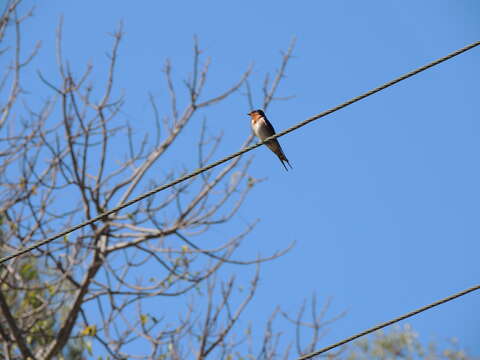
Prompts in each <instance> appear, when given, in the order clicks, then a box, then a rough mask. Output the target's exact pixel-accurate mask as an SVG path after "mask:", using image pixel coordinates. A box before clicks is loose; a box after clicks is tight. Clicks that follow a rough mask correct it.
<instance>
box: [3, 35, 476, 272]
mask: <svg viewBox="0 0 480 360" xmlns="http://www.w3.org/2000/svg"><path fill="white" fill-rule="evenodd" d="M478 45H480V41H476V42H474V43H471V44H470V45H467V46H465V47H463V48H461V49H459V50H457V51H454V52H452V53H450V54H448V55H446V56H444V57H442V58H440V59H437V60H435V61H433V62H431V63H429V64H427V65H424V66H422V67H419V68H418V69H416V70H413V71H410V72H408V73H406V74H404V75H402V76H400V77H398V78H396V79H394V80H391V81H389V82H387V83H385V84H383V85H381V86H379V87H377V88H375V89H372V90H370V91H367V92H366V93H363V94H362V95H359V96H357V97H354V98H353V99H350V100H348V101H346V102H344V103H342V104H340V105H337V106H335V107H333V108H331V109H329V110H326V111H324V112H321V113H320V114H317V115H315V116H312V117H310V118H308V119H306V120H304V121H302V122H300V123H298V124H297V125H294V126H292V127H290V128H288V129H286V130H283V131H281V132H279V133H277V134H275V135H273V136H270V137H269V138H266V139H265V140H264V141H262V142H259V143H257V144H254V145H250V146H248V147H246V148H244V149H242V150H240V151H237V152H236V153H233V154H231V155H229V156H227V157H225V158H223V159H221V160H218V161H216V162H214V163H211V164H210V165H207V166H205V167H203V168H199V169H197V170H195V171H193V172H191V173H189V174H186V175H184V176H181V177H179V178H177V179H176V180H174V181H172V182H170V183H168V184H165V185H161V186H158V187H156V188H154V189H152V190H150V191H147V192H146V193H144V194H142V195H140V196H138V197H136V198H134V199H132V200H129V201H127V202H125V203H123V204H122V205H119V206H117V207H115V208H113V209H111V210H107V211H105V212H103V213H101V214H99V215H97V216H95V217H93V218H91V219H88V220H85V221H84V222H82V223H80V224H78V225H75V226H72V227H70V228H68V229H67V230H64V231H62V232H59V233H57V234H55V235H52V236H50V237H49V238H47V239H45V240H41V241H38V242H37V243H35V244H33V245H31V246H27V247H25V248H23V249H20V250H18V251H16V252H15V253H13V254H11V255H7V256H5V257H3V258H1V259H0V264H3V263H4V262H6V261H8V260H11V259H13V258H15V257H17V256H20V255H23V254H25V253H27V252H30V251H32V250H34V249H37V248H39V247H40V246H43V245H45V244H48V243H50V242H52V241H53V240H55V239H58V238H60V237H62V236H65V235H68V234H69V233H71V232H73V231H75V230H78V229H81V228H83V227H85V226H87V225H90V224H93V223H94V222H96V221H99V220H102V219H104V218H106V217H107V216H109V215H112V214H113V213H116V212H117V211H119V210H122V209H124V208H126V207H127V206H130V205H132V204H134V203H136V202H139V201H141V200H143V199H145V198H147V197H149V196H152V195H154V194H156V193H158V192H160V191H163V190H165V189H168V188H170V187H172V186H174V185H177V184H179V183H181V182H183V181H185V180H188V179H190V178H192V177H195V176H197V175H199V174H201V173H203V172H205V171H207V170H210V169H212V168H214V167H216V166H218V165H220V164H223V163H225V162H227V161H229V160H232V159H233V158H236V157H237V156H240V155H242V154H244V153H246V152H248V151H251V150H253V149H255V148H257V147H259V146H261V145H263V144H265V143H266V142H268V141H270V140H273V139H276V138H278V137H280V136H283V135H285V134H288V133H290V132H292V131H295V130H296V129H298V128H300V127H302V126H305V125H307V124H309V123H311V122H312V121H315V120H317V119H320V118H322V117H324V116H327V115H329V114H331V113H333V112H335V111H338V110H340V109H343V108H344V107H347V106H349V105H351V104H353V103H355V102H357V101H360V100H362V99H364V98H366V97H368V96H370V95H373V94H375V93H377V92H379V91H382V90H384V89H386V88H388V87H390V86H392V85H395V84H396V83H398V82H400V81H403V80H405V79H408V78H409V77H412V76H414V75H416V74H418V73H420V72H422V71H425V70H427V69H429V68H431V67H434V66H436V65H438V64H440V63H442V62H444V61H447V60H449V59H451V58H453V57H455V56H457V55H460V54H462V53H464V52H466V51H468V50H471V49H473V48H474V47H476V46H478Z"/></svg>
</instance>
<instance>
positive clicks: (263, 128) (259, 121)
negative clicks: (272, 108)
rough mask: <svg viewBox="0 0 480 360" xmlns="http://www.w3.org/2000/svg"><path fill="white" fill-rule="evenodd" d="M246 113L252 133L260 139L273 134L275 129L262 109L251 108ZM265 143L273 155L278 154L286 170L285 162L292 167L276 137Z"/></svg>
mask: <svg viewBox="0 0 480 360" xmlns="http://www.w3.org/2000/svg"><path fill="white" fill-rule="evenodd" d="M247 115H250V117H251V118H252V120H251V124H252V130H253V133H254V134H255V135H256V136H257V137H258V138H259V139H260V140H262V141H263V140H265V139H266V138H268V137H270V136H272V135H275V129H274V128H273V126H272V124H270V121H268V119H267V117H266V116H265V113H264V112H263V110H253V111H251V112H249V113H248V114H247ZM265 145H267V146H268V148H269V149H270V150H272V151H273V153H274V154H275V155H277V156H278V158H279V159H280V162H281V163H282V165H283V166H284V167H285V170H287V171H288V168H287V166H286V165H285V162H286V163H287V164H288V166H290V168H292V165H290V163H289V162H288V159H287V157H286V156H285V153H284V152H283V150H282V147H281V146H280V143H279V142H278V140H277V139H273V140H270V141H269V142H267V143H265ZM292 169H293V168H292Z"/></svg>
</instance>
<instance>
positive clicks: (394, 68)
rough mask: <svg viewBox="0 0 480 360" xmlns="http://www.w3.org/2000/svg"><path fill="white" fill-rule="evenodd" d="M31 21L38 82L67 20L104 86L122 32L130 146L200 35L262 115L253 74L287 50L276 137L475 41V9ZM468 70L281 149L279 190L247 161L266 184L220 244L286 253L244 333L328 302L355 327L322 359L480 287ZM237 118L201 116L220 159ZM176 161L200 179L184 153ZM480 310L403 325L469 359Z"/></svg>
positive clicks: (94, 9)
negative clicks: (236, 240) (247, 85)
mask: <svg viewBox="0 0 480 360" xmlns="http://www.w3.org/2000/svg"><path fill="white" fill-rule="evenodd" d="M31 4H36V11H35V18H34V19H33V20H31V21H30V22H29V23H28V25H27V29H28V33H26V34H25V41H26V42H27V43H28V42H31V41H34V40H37V39H41V40H42V42H43V46H42V50H41V53H40V55H39V57H38V59H37V61H36V62H35V65H34V66H35V67H34V69H37V68H38V69H40V70H42V71H43V72H45V73H47V74H49V73H50V74H53V71H54V70H53V69H54V68H55V58H54V57H53V49H54V39H55V27H56V25H57V24H58V19H59V16H60V15H61V14H63V16H64V29H65V32H64V50H65V55H66V57H67V58H69V59H70V61H71V63H72V64H73V65H74V67H75V66H78V68H77V70H78V71H80V69H82V68H83V64H84V63H85V62H86V61H88V60H91V61H92V62H93V64H94V65H95V66H96V71H98V78H99V79H104V72H103V71H104V66H105V64H106V61H105V53H106V51H108V50H109V49H110V46H111V38H110V37H109V36H108V33H109V32H111V31H112V30H113V29H114V28H115V27H116V26H117V24H118V22H119V21H120V20H123V22H124V30H125V33H126V36H125V39H124V42H123V44H122V45H121V49H120V56H121V57H120V63H119V71H118V77H117V80H118V86H119V89H124V91H125V93H126V97H127V104H126V106H125V109H124V110H125V112H124V114H123V116H125V118H128V119H129V120H130V121H132V122H133V123H134V124H135V125H136V126H137V128H138V129H139V130H145V129H146V130H148V127H149V126H151V124H152V123H151V113H150V109H149V108H148V98H147V95H148V92H149V91H151V92H153V93H154V94H157V95H158V94H161V93H162V92H164V91H165V87H164V85H163V82H162V81H163V79H162V74H161V69H162V64H163V62H164V60H165V59H166V58H170V59H171V60H172V63H173V64H174V76H175V77H176V79H177V80H181V79H182V78H185V77H186V74H187V73H188V71H190V64H191V53H192V37H193V35H197V36H198V38H199V39H200V44H201V48H202V49H203V50H204V51H205V53H206V54H207V55H209V56H211V57H212V66H211V75H210V79H209V81H210V83H209V84H210V86H218V87H219V88H223V87H225V86H226V85H228V84H230V83H232V82H233V81H234V80H236V79H237V78H238V77H239V75H240V74H241V72H242V71H244V70H245V69H246V67H247V66H248V64H250V63H251V62H254V63H255V68H254V73H253V78H252V84H253V86H254V91H255V93H254V96H255V99H254V100H255V101H256V102H257V103H256V104H257V105H259V104H260V101H261V92H260V91H259V90H260V84H261V80H262V79H263V74H264V73H265V71H271V70H274V69H275V68H277V67H278V60H279V50H281V49H285V48H286V47H287V45H288V44H289V42H290V40H291V39H292V37H293V36H296V37H297V47H296V49H295V58H294V59H293V60H292V61H291V63H290V64H289V67H288V70H287V74H288V77H287V78H286V79H285V81H284V82H283V83H282V85H281V88H280V94H281V95H295V98H294V99H292V100H289V101H285V102H278V103H275V104H273V105H272V106H271V108H270V109H269V111H268V116H269V118H270V119H271V121H272V122H273V123H274V126H275V127H276V128H277V129H284V128H287V127H289V126H291V125H293V124H295V123H297V122H299V121H301V120H304V119H305V118H307V117H309V116H312V115H314V114H317V113H319V112H321V111H323V110H326V109H327V108H329V107H332V106H334V105H336V104H339V103H340V102H343V101H345V100H347V99H349V98H351V97H353V96H356V95H359V94H360V93H362V92H364V91H366V90H369V89H371V88H373V87H376V86H378V85H380V84H382V83H384V82H386V81H388V80H391V79H393V78H394V77H396V76H398V75H401V74H402V73H405V72H407V71H410V70H412V69H414V68H416V67H418V66H421V65H423V64H425V63H427V62H430V61H432V60H434V59H436V58H438V57H441V56H444V55H446V54H448V53H449V52H452V51H454V50H456V49H458V48H460V47H463V46H465V45H467V44H468V43H471V42H473V41H477V40H479V39H480V22H479V21H478V20H479V19H480V2H478V1H477V0H470V1H461V0H459V1H451V0H448V1H447V0H428V1H413V0H403V1H399V0H398V1H384V0H376V1H353V0H351V1H341V0H336V1H316V2H313V1H297V2H295V3H294V2H291V1H290V2H278V1H272V0H270V1H263V2H259V1H241V2H229V1H212V2H205V1H204V2H199V1H195V2H194V1H191V2H186V1H168V2H164V1H162V2H160V1H148V2H147V1H144V2H132V1H113V0H109V1H106V0H104V1H92V0H89V1H86V0H84V1H59V0H57V1H44V2H37V1H31ZM479 65H480V48H477V49H474V50H473V51H470V52H468V53H466V54H463V55H461V56H459V57H457V58H455V59H453V60H450V61H448V62H447V63H444V64H441V65H440V66H438V67H436V68H434V69H432V70H428V71H427V72H425V73H422V74H421V75H419V76H416V77H415V78H412V79H409V80H407V81H404V82H402V83H401V84H399V85H396V86H395V87H393V88H390V89H388V90H386V91H383V92H381V93H379V94H377V95H375V96H372V97H370V98H368V99H367V100H364V101H362V102H360V103H357V104H354V105H352V106H350V107H348V108H347V109H344V110H341V111H339V112H337V113H334V114H333V115H330V116H328V117H326V118H324V119H322V120H320V121H317V122H315V123H313V124H310V125H309V126H307V127H306V128H302V129H300V130H298V131H296V132H294V133H292V134H289V135H287V136H285V137H283V138H281V140H280V141H281V143H282V145H283V147H284V150H285V152H286V154H287V156H288V157H289V159H290V160H291V163H292V164H293V166H294V170H293V171H290V172H288V173H286V172H285V171H284V169H283V167H282V166H281V165H280V163H279V162H278V160H277V159H275V158H274V157H273V156H272V154H271V153H269V151H268V150H267V149H263V148H260V149H257V150H255V161H254V163H253V166H252V169H251V171H252V175H253V176H254V177H259V178H260V177H268V179H267V181H265V182H263V183H261V184H260V185H258V187H256V188H255V189H254V191H253V193H252V195H251V197H250V198H249V200H248V201H247V203H246V204H245V206H244V207H243V209H242V210H241V213H240V216H239V219H238V220H237V221H236V222H234V223H232V224H231V228H228V227H225V228H222V230H219V233H218V235H219V236H221V235H225V236H228V235H231V234H232V233H235V231H237V230H238V228H239V227H240V226H242V225H243V224H244V223H245V222H247V221H253V220H254V219H256V218H260V219H261V222H260V223H259V225H258V226H257V228H256V229H255V231H254V232H253V233H252V234H251V235H250V237H249V238H248V240H247V241H246V246H245V247H244V248H243V250H242V253H243V254H245V255H248V254H250V255H251V254H253V255H254V256H256V254H257V253H258V252H261V253H262V254H268V253H269V252H271V251H273V250H274V249H278V248H282V247H285V246H286V245H287V244H289V243H290V242H292V241H296V247H295V248H294V250H293V251H292V252H291V253H289V254H288V255H286V256H285V257H282V258H280V259H279V260H276V261H275V262H272V263H269V264H267V265H265V266H263V268H262V278H261V285H260V286H261V287H260V290H259V292H258V295H257V298H256V299H255V301H254V303H252V304H251V305H250V307H249V309H248V311H247V313H246V319H248V318H251V319H265V318H266V314H267V313H270V311H272V310H273V308H274V305H275V304H277V303H278V304H280V305H282V306H283V308H284V309H286V310H287V311H288V310H290V311H291V310H294V309H296V308H297V307H298V306H299V305H300V304H301V302H302V299H303V298H305V297H308V296H310V294H312V293H313V292H315V293H316V294H317V295H318V297H319V300H321V301H323V300H324V299H326V298H327V297H329V296H332V297H333V305H332V309H331V314H332V315H334V314H336V313H338V312H340V311H343V310H347V311H348V314H347V316H346V317H344V318H343V319H341V320H339V321H338V322H336V323H335V324H333V325H332V326H331V331H330V332H329V334H328V335H327V336H326V337H325V338H324V341H323V344H324V345H327V344H329V343H330V342H332V341H335V340H338V339H340V338H341V337H345V336H349V335H351V333H352V332H355V331H358V330H362V329H364V328H366V327H369V326H372V325H374V324H376V323H377V322H381V321H385V320H388V319H390V318H391V317H394V316H397V315H400V314H402V313H405V312H407V311H410V310H412V309H414V308H416V307H419V306H422V305H424V304H427V303H429V302H432V301H434V300H437V299H439V298H441V297H444V296H447V295H450V294H452V293H454V292H457V291H460V290H462V289H464V288H467V287H469V286H472V285H475V284H477V283H478V282H479V279H480V267H479V254H480V242H479V235H480V228H479V226H478V224H479V216H480V210H479V209H480V205H479V204H480V191H479V188H480V187H479V184H480V170H479V169H480V167H479V165H478V164H479V161H478V158H479V154H480V141H479V140H480V125H479V120H480V110H479V103H480V97H479V96H480V67H479ZM102 66H103V67H102ZM96 76H97V75H96ZM26 79H27V81H29V82H30V90H31V91H32V93H35V94H39V93H40V94H41V93H42V91H43V92H45V91H47V89H45V86H43V85H41V84H40V82H39V81H38V78H37V77H36V76H34V73H33V72H32V73H31V74H27V78H26ZM248 110H249V109H248V106H247V103H246V100H245V98H244V97H242V96H241V95H240V94H239V95H236V96H234V97H233V98H232V99H231V100H229V101H228V102H226V103H225V104H223V105H222V106H221V107H220V108H218V109H217V110H216V111H215V112H213V111H210V112H209V113H208V114H207V115H208V118H209V121H210V125H211V126H214V127H218V128H219V129H222V130H223V131H224V133H225V142H224V144H223V145H222V147H221V149H220V150H221V151H220V153H219V156H223V155H227V154H229V153H231V152H234V151H236V150H238V148H239V146H240V144H241V142H242V141H243V139H244V138H245V137H246V136H247V135H248V134H249V132H250V128H249V123H248V120H247V117H246V116H245V113H246V112H247V111H248ZM186 136H189V135H188V132H187V135H186ZM192 136H193V135H192ZM186 141H188V140H186ZM176 157H177V160H178V159H181V160H180V161H184V162H185V163H186V164H190V163H192V164H193V161H190V160H191V157H192V156H191V154H190V153H189V151H187V150H186V151H185V153H181V152H179V153H177V154H176ZM183 159H184V160H183ZM479 308H480V294H473V295H468V296H466V297H463V298H461V299H459V300H456V301H454V302H452V303H449V304H447V305H443V306H441V307H439V308H437V309H435V310H432V311H429V312H427V313H424V314H422V315H420V316H418V317H416V318H414V319H412V320H410V321H409V323H410V324H411V325H412V326H413V327H414V328H415V329H416V330H418V331H419V332H420V333H421V335H422V339H423V340H425V341H428V340H437V341H440V342H443V341H444V340H445V339H447V338H449V337H457V338H458V339H459V342H460V343H461V344H462V345H463V346H464V347H466V348H467V350H470V351H471V352H473V353H475V354H479V353H480V341H479V334H480V315H479V314H478V309H479ZM259 324H260V322H259Z"/></svg>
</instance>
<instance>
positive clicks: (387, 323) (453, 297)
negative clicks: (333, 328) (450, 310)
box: [297, 285, 480, 360]
mask: <svg viewBox="0 0 480 360" xmlns="http://www.w3.org/2000/svg"><path fill="white" fill-rule="evenodd" d="M478 289H480V285H477V286H474V287H471V288H469V289H466V290H463V291H461V292H459V293H456V294H454V295H451V296H449V297H446V298H444V299H441V300H438V301H436V302H434V303H431V304H429V305H426V306H424V307H421V308H419V309H417V310H414V311H412V312H409V313H407V314H405V315H402V316H399V317H397V318H395V319H393V320H390V321H387V322H384V323H381V324H378V325H377V326H374V327H372V328H370V329H368V330H365V331H362V332H360V333H358V334H355V335H352V336H350V337H348V338H346V339H344V340H342V341H339V342H337V343H335V344H332V345H330V346H327V347H325V348H323V349H320V350H318V351H314V352H312V353H310V354H306V355H303V356H300V357H299V358H297V360H307V359H311V358H313V357H315V356H318V355H321V354H323V353H325V352H327V351H330V350H332V349H335V348H336V347H339V346H341V345H345V344H346V343H349V342H350V341H353V340H355V339H358V338H359V337H362V336H364V335H367V334H370V333H372V332H374V331H377V330H380V329H383V328H384V327H387V326H389V325H392V324H395V323H397V322H399V321H401V320H405V319H407V318H409V317H412V316H414V315H417V314H419V313H421V312H423V311H426V310H429V309H431V308H433V307H435V306H438V305H441V304H444V303H446V302H449V301H452V300H454V299H456V298H459V297H460V296H463V295H467V294H468V293H471V292H473V291H476V290H478Z"/></svg>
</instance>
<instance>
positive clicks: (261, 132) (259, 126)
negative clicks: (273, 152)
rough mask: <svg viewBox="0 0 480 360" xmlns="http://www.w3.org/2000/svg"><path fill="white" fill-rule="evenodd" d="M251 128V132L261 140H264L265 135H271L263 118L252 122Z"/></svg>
mask: <svg viewBox="0 0 480 360" xmlns="http://www.w3.org/2000/svg"><path fill="white" fill-rule="evenodd" d="M252 129H253V133H254V134H255V135H256V136H257V137H258V138H260V139H261V140H264V139H266V138H267V137H269V136H272V135H273V134H271V133H270V132H269V131H268V128H267V127H266V126H265V125H264V123H263V119H261V120H258V121H257V122H256V123H255V124H252Z"/></svg>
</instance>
